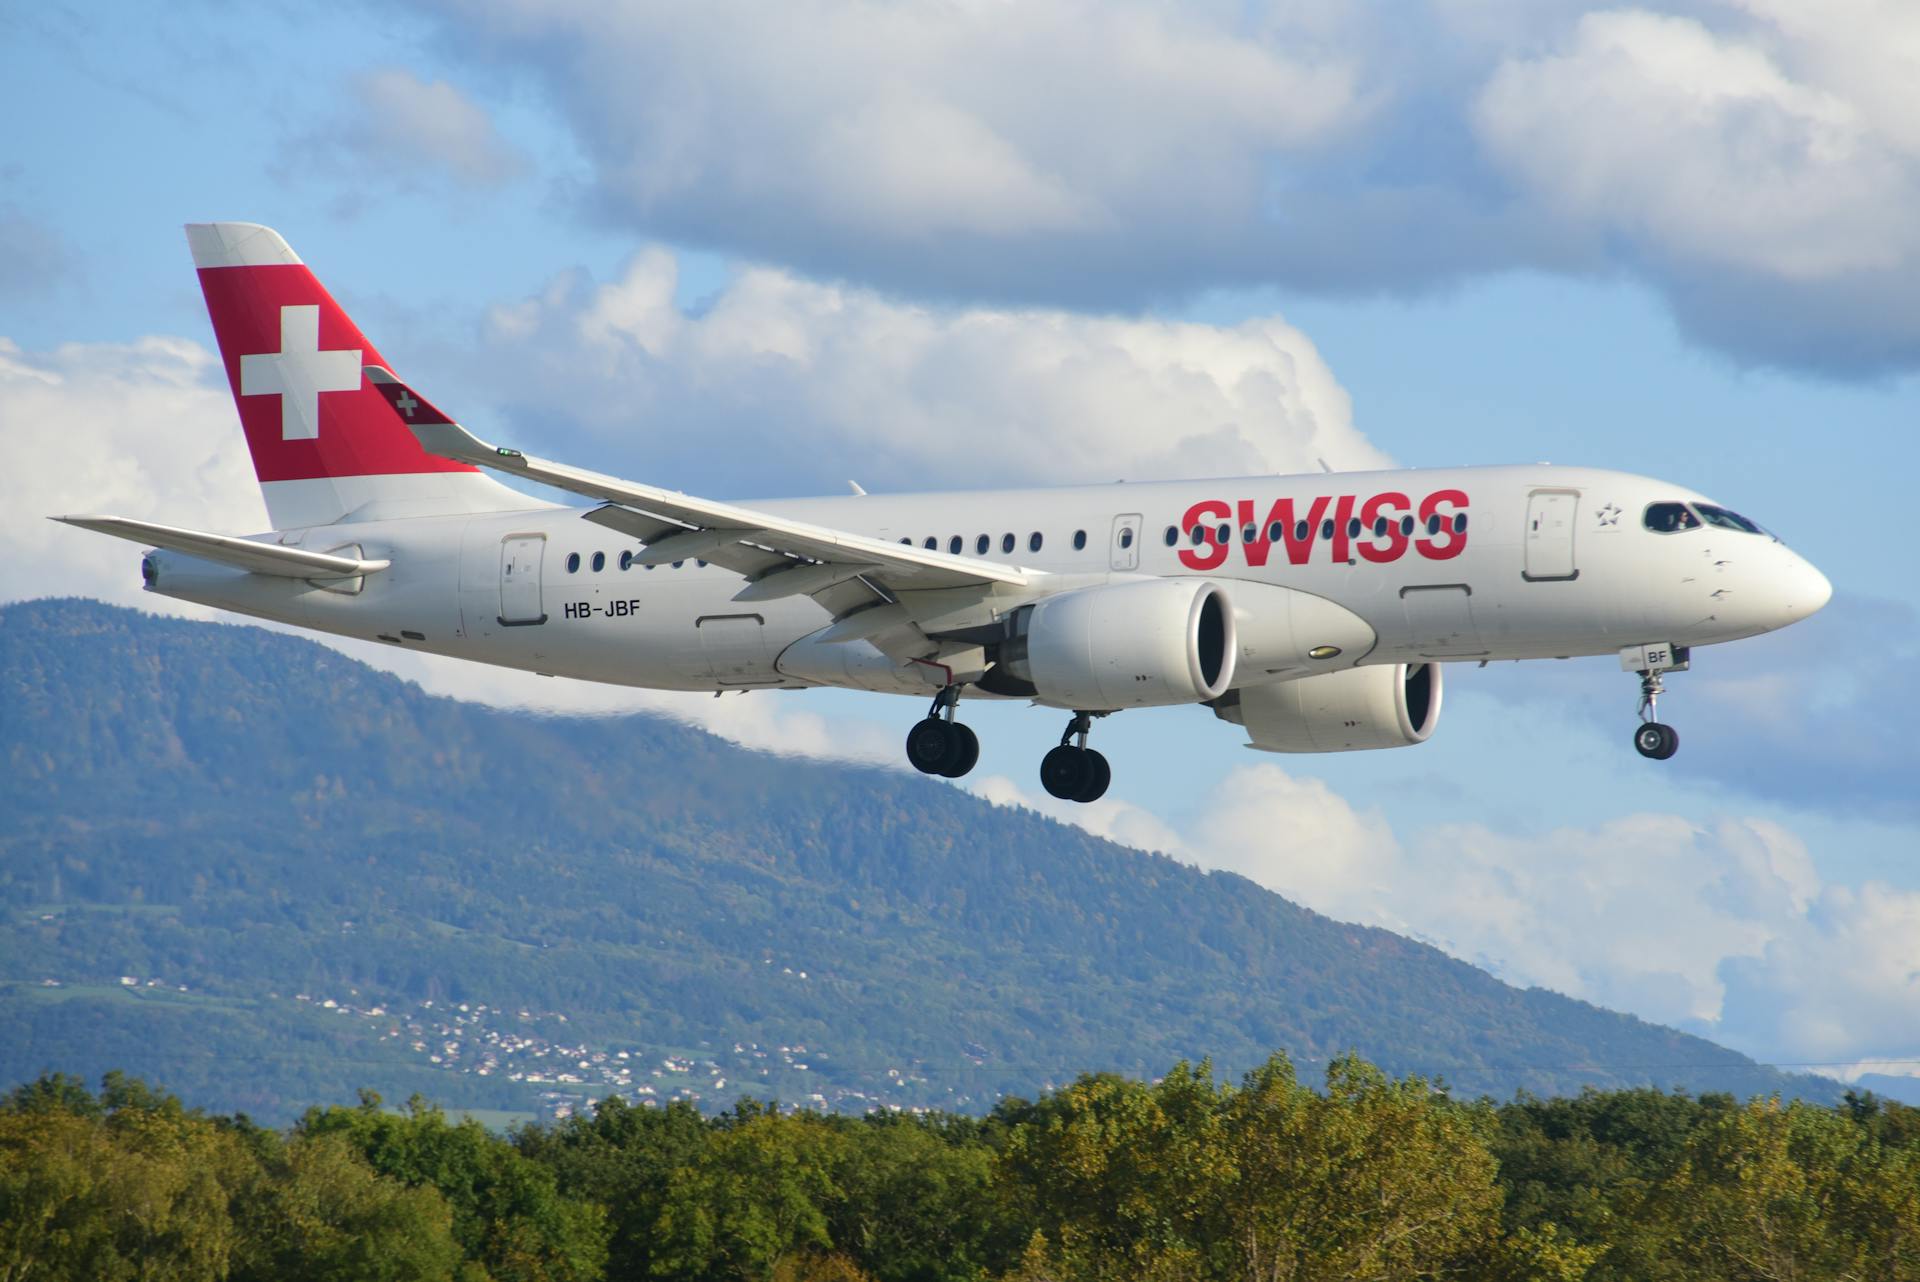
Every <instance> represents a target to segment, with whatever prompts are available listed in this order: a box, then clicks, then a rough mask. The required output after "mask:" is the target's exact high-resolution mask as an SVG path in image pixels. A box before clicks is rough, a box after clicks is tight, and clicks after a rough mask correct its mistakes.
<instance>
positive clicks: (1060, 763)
mask: <svg viewBox="0 0 1920 1282" xmlns="http://www.w3.org/2000/svg"><path fill="white" fill-rule="evenodd" d="M1092 757H1093V754H1092V753H1090V752H1088V751H1087V750H1086V749H1085V748H1076V747H1074V746H1073V745H1072V744H1069V743H1063V744H1061V745H1060V746H1059V747H1058V748H1054V749H1052V750H1051V751H1049V752H1048V753H1047V755H1046V756H1044V757H1042V758H1040V786H1041V787H1042V788H1045V789H1046V790H1047V792H1048V793H1050V794H1051V795H1053V796H1055V797H1058V798H1060V800H1062V801H1078V800H1080V794H1081V793H1082V792H1084V791H1085V790H1086V789H1087V787H1088V785H1090V784H1092V783H1094V782H1095V781H1096V779H1097V776H1096V775H1095V773H1094V766H1093V761H1092ZM1100 791H1101V792H1105V791H1106V788H1105V787H1104V786H1102V788H1101V789H1100Z"/></svg>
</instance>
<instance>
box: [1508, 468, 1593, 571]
mask: <svg viewBox="0 0 1920 1282" xmlns="http://www.w3.org/2000/svg"><path fill="white" fill-rule="evenodd" d="M1579 508H1580V495H1579V493H1578V492H1576V491H1574V490H1535V491H1534V492H1533V493H1532V494H1530V495H1528V496H1527V568H1526V569H1525V570H1524V571H1523V572H1522V573H1521V576H1520V577H1522V578H1524V579H1526V580H1527V582H1529V583H1539V582H1543V581H1548V582H1550V581H1552V580H1556V579H1577V578H1579V577H1580V571H1579V570H1578V569H1577V568H1576V567H1575V566H1574V562H1573V518H1574V515H1575V514H1576V513H1577V512H1578V511H1579Z"/></svg>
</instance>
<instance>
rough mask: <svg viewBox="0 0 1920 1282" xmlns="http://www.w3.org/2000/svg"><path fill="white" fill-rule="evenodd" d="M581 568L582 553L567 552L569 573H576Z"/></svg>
mask: <svg viewBox="0 0 1920 1282" xmlns="http://www.w3.org/2000/svg"><path fill="white" fill-rule="evenodd" d="M579 569H580V554H579V553H578V552H569V553H567V573H568V574H574V573H577V572H578V571H579Z"/></svg>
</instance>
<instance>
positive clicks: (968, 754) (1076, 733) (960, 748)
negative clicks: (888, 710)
mask: <svg viewBox="0 0 1920 1282" xmlns="http://www.w3.org/2000/svg"><path fill="white" fill-rule="evenodd" d="M959 702H960V687H959V686H948V687H947V688H946V689H944V690H942V691H941V692H940V693H939V694H937V695H935V696H934V697H933V706H932V707H931V708H928V709H927V715H926V716H924V717H922V718H921V719H920V720H919V721H916V722H915V723H914V725H913V729H911V730H909V731H907V760H908V761H910V762H912V763H913V768H914V769H915V770H918V771H920V772H921V773H922V774H929V775H945V776H946V777H947V778H949V779H958V778H960V776H962V775H964V774H966V773H967V772H968V771H969V770H972V769H973V767H974V766H975V765H976V764H977V763H978V762H979V760H980V740H979V738H978V737H977V736H976V735H975V734H974V733H973V731H972V730H971V729H970V728H969V727H967V726H966V725H964V724H962V723H961V722H958V721H955V720H954V719H953V710H954V706H955V705H956V704H958V703H959ZM1106 715H1107V714H1106V713H1104V712H1076V713H1074V714H1073V720H1072V721H1069V722H1068V723H1067V730H1066V733H1065V734H1063V735H1061V736H1060V746H1059V747H1057V748H1054V749H1052V750H1051V751H1049V752H1048V753H1047V755H1046V756H1044V757H1042V758H1041V759H1040V786H1041V787H1043V788H1045V789H1046V790H1047V791H1048V792H1049V793H1051V794H1052V795H1053V796H1056V797H1058V798H1060V799H1061V800H1062V801H1098V800H1099V799H1100V798H1101V797H1103V796H1105V795H1106V791H1107V785H1108V784H1110V783H1112V782H1113V768H1112V767H1111V766H1109V765H1108V764H1107V759H1106V758H1105V757H1104V756H1102V755H1101V754H1099V753H1097V752H1095V751H1094V750H1093V749H1092V748H1089V747H1087V732H1088V731H1089V730H1091V729H1092V728H1093V719H1094V718H1095V717H1104V716H1106Z"/></svg>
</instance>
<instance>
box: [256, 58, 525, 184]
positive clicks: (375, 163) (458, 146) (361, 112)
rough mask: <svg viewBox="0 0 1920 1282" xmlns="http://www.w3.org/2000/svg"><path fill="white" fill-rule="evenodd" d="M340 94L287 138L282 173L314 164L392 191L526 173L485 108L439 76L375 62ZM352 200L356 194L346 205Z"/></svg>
mask: <svg viewBox="0 0 1920 1282" xmlns="http://www.w3.org/2000/svg"><path fill="white" fill-rule="evenodd" d="M347 98H348V104H349V105H348V106H347V108H346V110H345V112H344V113H343V114H342V115H341V116H340V117H339V118H337V119H335V120H333V121H331V122H329V123H328V124H326V125H325V126H323V127H322V128H320V129H318V130H316V131H312V132H308V133H304V134H302V135H300V136H299V137H298V138H296V139H294V140H292V141H290V142H289V144H288V145H287V147H286V148H285V149H284V152H283V154H282V156H281V158H280V161H279V166H278V167H279V168H280V169H281V170H282V171H284V172H286V173H287V174H289V175H293V176H298V177H307V176H309V175H310V173H311V171H312V170H313V169H314V168H316V167H318V168H320V169H323V170H331V171H336V172H341V173H344V174H346V175H347V176H348V177H349V178H351V179H352V181H353V182H354V183H355V184H356V186H369V185H371V186H375V187H379V188H382V189H386V190H392V191H418V190H420V189H422V188H423V187H426V186H427V185H428V184H429V183H431V182H435V181H439V180H442V179H445V180H451V181H452V182H454V183H456V184H458V185H460V186H463V187H471V188H490V187H498V186H500V185H502V184H503V183H506V182H509V181H511V180H512V179H514V178H517V177H519V176H520V175H521V174H522V173H524V172H525V171H526V168H527V158H526V156H525V155H523V154H522V153H521V152H520V151H519V150H518V149H517V148H515V147H514V146H513V145H512V144H510V143H509V142H507V140H506V139H505V138H503V137H501V135H500V132H499V130H497V129H496V128H495V127H494V123H493V117H492V116H491V115H489V114H488V112H487V110H486V108H484V107H482V106H481V105H480V104H479V103H477V102H475V101H474V100H473V99H472V98H470V97H468V96H467V95H466V94H465V93H463V92H462V91H461V90H460V89H459V88H457V87H456V86H454V85H452V84H449V83H448V82H447V81H445V80H433V81H426V80H422V79H420V78H419V77H418V76H415V75H414V74H413V73H412V72H410V71H407V70H405V69H403V68H399V67H382V68H378V69H375V70H373V71H368V72H365V73H363V74H361V75H359V76H356V77H355V78H354V79H353V81H352V82H351V84H350V85H349V86H348V90H347ZM357 200H358V193H356V194H355V195H354V196H353V197H350V198H349V199H348V204H349V205H351V204H353V203H355V202H357Z"/></svg>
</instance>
